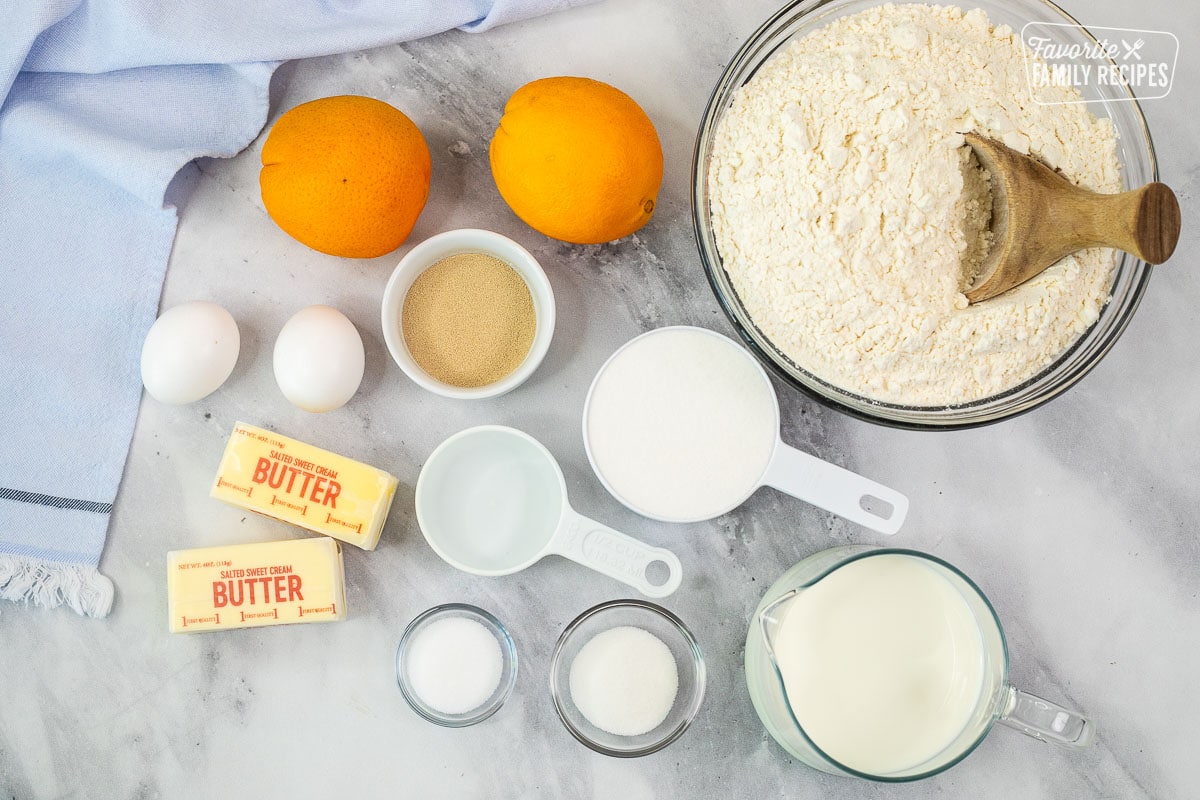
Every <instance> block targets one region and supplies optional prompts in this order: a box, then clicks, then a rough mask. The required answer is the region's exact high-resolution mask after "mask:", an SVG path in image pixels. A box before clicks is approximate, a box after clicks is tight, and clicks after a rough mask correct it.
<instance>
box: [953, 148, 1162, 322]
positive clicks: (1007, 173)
mask: <svg viewBox="0 0 1200 800" xmlns="http://www.w3.org/2000/svg"><path fill="white" fill-rule="evenodd" d="M965 138H966V140H967V144H968V145H970V147H971V149H972V150H974V151H975V155H976V156H977V157H978V158H979V163H980V164H981V165H982V166H983V168H984V169H985V170H987V171H988V173H989V174H990V175H991V179H992V224H991V231H992V245H991V248H990V249H989V250H988V252H987V255H986V256H985V257H984V259H983V263H982V265H981V266H980V269H979V275H978V277H976V279H975V282H974V284H972V286H971V288H970V289H968V290H967V292H966V295H967V300H968V301H970V302H972V303H978V302H980V301H981V300H987V299H988V298H989V297H995V296H996V295H998V294H1000V293H1002V292H1006V291H1008V290H1009V289H1011V288H1013V287H1014V286H1017V285H1019V284H1022V283H1024V282H1025V281H1027V280H1029V279H1030V278H1032V277H1033V276H1034V275H1037V274H1038V273H1039V272H1041V271H1042V270H1044V269H1045V268H1046V267H1048V266H1050V265H1051V264H1053V263H1055V262H1056V261H1058V260H1059V259H1061V258H1063V257H1064V256H1067V255H1069V254H1071V253H1074V252H1075V251H1076V250H1083V249H1084V248H1088V247H1113V248H1116V249H1118V250H1124V251H1125V252H1127V253H1130V254H1132V255H1134V256H1137V257H1138V258H1140V259H1142V260H1143V261H1145V262H1147V263H1150V264H1161V263H1162V262H1164V261H1166V260H1167V259H1168V258H1170V257H1171V253H1172V252H1173V251H1174V250H1175V244H1176V243H1177V242H1178V241H1179V201H1178V200H1176V199H1175V193H1174V192H1172V191H1171V190H1170V189H1169V188H1168V187H1167V186H1166V185H1165V184H1162V183H1157V182H1155V183H1148V184H1146V185H1145V186H1143V187H1142V188H1140V189H1135V190H1133V191H1131V192H1121V193H1120V194H1097V193H1095V192H1089V191H1087V190H1086V189H1081V188H1079V187H1078V186H1076V185H1075V184H1073V183H1071V182H1070V181H1068V180H1067V179H1066V178H1064V177H1062V176H1061V175H1059V174H1058V173H1057V172H1055V171H1054V170H1052V169H1050V168H1049V167H1047V166H1045V165H1044V164H1042V163H1041V162H1039V161H1037V160H1036V159H1033V158H1030V157H1029V156H1026V155H1022V154H1021V153H1018V152H1017V151H1016V150H1013V149H1012V148H1010V147H1007V146H1005V145H1003V144H1001V143H1000V142H997V141H995V140H994V139H988V138H986V137H984V136H980V135H978V134H975V133H968V134H966V136H965Z"/></svg>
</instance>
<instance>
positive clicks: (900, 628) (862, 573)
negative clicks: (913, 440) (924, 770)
mask: <svg viewBox="0 0 1200 800" xmlns="http://www.w3.org/2000/svg"><path fill="white" fill-rule="evenodd" d="M774 652H775V660H776V663H777V665H778V668H779V672H780V676H781V678H782V681H783V686H784V690H785V692H786V694H787V699H788V703H789V705H790V706H791V707H792V711H793V713H794V714H795V718H796V721H797V722H798V723H799V724H800V726H801V727H802V728H803V729H804V732H805V733H806V734H807V735H808V737H809V738H810V739H811V741H812V742H813V743H814V744H816V745H817V747H819V748H821V749H822V750H823V751H824V752H825V753H826V754H827V755H828V756H829V757H831V758H833V759H834V760H836V761H838V762H841V763H842V764H843V765H845V766H847V767H850V768H852V769H855V770H858V771H860V772H866V773H870V774H873V775H888V774H890V773H896V772H899V771H902V770H907V769H910V768H912V767H915V766H916V765H919V764H922V763H924V762H926V761H928V760H929V759H931V758H933V757H934V756H936V755H937V754H938V753H940V752H942V751H943V750H944V749H945V748H946V747H948V746H949V745H950V744H951V743H952V742H953V741H954V740H955V739H956V737H958V735H959V734H960V733H961V732H962V731H963V730H964V728H966V726H967V725H968V724H969V722H970V720H971V718H972V715H973V713H974V712H975V710H976V708H977V707H978V705H979V703H980V702H981V693H982V691H983V683H984V662H985V654H984V646H983V640H982V637H981V634H980V631H979V627H978V624H977V622H976V619H975V616H974V615H973V614H972V612H971V608H970V607H969V606H968V605H967V603H966V601H965V600H964V599H963V597H962V595H961V594H960V593H959V592H958V590H957V589H956V588H955V586H954V585H953V584H951V583H950V581H948V580H947V579H946V578H945V577H943V576H942V575H941V574H939V573H938V572H936V571H935V570H934V569H933V568H932V567H930V566H928V565H927V564H926V563H924V562H923V561H922V560H921V559H918V558H914V557H911V556H907V555H904V554H899V553H890V554H883V555H878V556H873V557H869V558H862V559H859V560H856V561H853V562H851V563H848V564H846V565H845V566H844V567H841V568H839V569H837V570H835V571H834V572H832V573H831V574H830V575H828V576H827V577H825V578H824V579H823V580H821V581H819V582H818V583H816V584H815V585H813V586H811V587H809V588H807V589H805V590H803V591H801V592H800V593H799V594H798V595H797V596H796V597H795V598H794V599H793V600H791V601H790V602H789V603H788V607H787V609H786V611H785V612H784V614H783V615H782V619H781V620H780V626H779V629H778V632H777V635H776V637H775V641H774Z"/></svg>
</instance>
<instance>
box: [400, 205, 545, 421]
mask: <svg viewBox="0 0 1200 800" xmlns="http://www.w3.org/2000/svg"><path fill="white" fill-rule="evenodd" d="M460 253H486V254H487V255H491V256H495V257H496V258H498V259H500V260H501V261H503V262H504V263H505V264H508V265H509V266H510V267H512V268H513V269H514V270H516V272H517V274H518V275H520V276H521V278H522V279H523V280H524V281H525V285H526V286H528V287H529V293H530V295H531V296H532V297H533V312H534V315H535V317H536V327H535V328H534V333H533V343H532V344H531V345H530V347H529V353H528V354H526V356H525V360H524V361H522V362H521V365H520V366H519V367H517V368H516V369H515V370H513V371H512V372H510V373H509V374H508V375H505V376H504V377H503V378H501V379H500V380H498V381H496V382H495V383H489V384H488V385H486V386H479V387H475V388H471V389H464V388H463V387H461V386H453V385H451V384H449V383H445V382H443V381H439V380H438V379H437V378H434V377H433V376H432V375H430V374H429V373H428V372H426V371H425V370H423V369H421V367H420V366H419V365H418V364H417V362H416V361H415V360H414V359H413V357H412V353H410V352H409V350H408V344H407V343H406V342H405V341H404V333H403V330H402V328H401V317H402V314H403V311H404V297H405V295H407V294H408V290H409V289H410V288H411V287H412V285H413V282H414V281H416V279H417V276H419V275H420V274H421V273H422V272H424V271H425V270H426V269H428V268H429V267H432V266H433V265H434V264H436V263H437V262H439V261H441V260H442V259H445V258H449V257H450V256H454V255H458V254H460ZM553 336H554V291H553V290H552V289H551V288H550V281H549V279H548V278H546V273H545V272H544V271H543V270H542V267H541V265H540V264H538V262H537V259H535V258H534V257H533V256H532V255H530V253H529V251H528V250H526V249H525V248H524V247H521V245H519V244H517V243H516V242H514V241H513V240H512V239H509V238H508V237H507V236H501V235H500V234H498V233H493V232H492V231H485V230H480V229H478V228H461V229H459V230H453V231H446V232H445V233H439V234H437V235H436V236H432V237H430V238H428V239H426V240H425V241H423V242H421V243H420V244H419V245H417V246H416V247H414V248H413V249H412V250H410V251H409V252H408V254H407V255H406V256H404V258H402V259H400V263H399V264H397V265H396V269H395V270H394V271H393V272H392V277H391V278H389V279H388V282H387V287H386V288H384V290H383V340H384V341H385V342H386V343H387V348H388V352H390V353H391V354H392V360H394V361H395V362H396V363H397V364H399V365H400V369H402V370H404V374H406V375H408V377H410V378H412V380H413V382H414V383H416V384H417V385H418V386H421V387H423V388H425V389H428V390H429V391H431V392H434V393H435V394H440V395H442V396H443V397H451V398H455V399H458V400H478V399H482V398H485V397H496V396H498V395H502V394H504V393H505V392H509V391H512V390H513V389H515V388H516V387H518V386H520V385H521V384H522V383H523V382H524V381H525V379H526V378H528V377H529V376H530V375H532V374H533V372H534V370H536V369H537V368H538V365H539V364H541V363H542V358H544V357H545V355H546V351H547V350H549V349H550V339H551V338H553Z"/></svg>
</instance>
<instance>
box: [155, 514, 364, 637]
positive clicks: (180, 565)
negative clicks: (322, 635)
mask: <svg viewBox="0 0 1200 800" xmlns="http://www.w3.org/2000/svg"><path fill="white" fill-rule="evenodd" d="M167 608H168V614H169V616H170V626H169V627H170V630H171V633H200V632H202V631H217V630H230V629H234V628H253V627H259V626H262V625H289V624H292V623H297V622H336V621H338V620H342V619H345V618H346V590H345V573H344V571H343V568H342V548H341V545H339V544H338V543H337V542H335V541H333V540H332V539H326V538H324V537H318V538H309V539H294V540H291V541H282V542H264V543H261V544H235V545H226V546H223V547H203V548H199V549H196V550H173V551H171V552H170V553H167Z"/></svg>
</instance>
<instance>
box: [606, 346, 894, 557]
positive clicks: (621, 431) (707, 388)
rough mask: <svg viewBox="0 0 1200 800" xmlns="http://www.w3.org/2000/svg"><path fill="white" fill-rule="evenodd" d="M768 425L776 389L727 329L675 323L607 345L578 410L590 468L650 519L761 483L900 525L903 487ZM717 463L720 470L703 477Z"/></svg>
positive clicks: (676, 514)
mask: <svg viewBox="0 0 1200 800" xmlns="http://www.w3.org/2000/svg"><path fill="white" fill-rule="evenodd" d="M731 421H732V422H731ZM731 430H735V431H736V434H732V433H730V431H731ZM779 430H780V415H779V398H778V397H777V396H776V394H775V389H774V387H772V385H771V381H770V379H769V378H768V377H767V373H766V371H765V370H764V369H763V368H762V366H761V365H760V364H759V363H758V362H757V361H755V360H754V357H753V356H751V355H750V354H749V353H748V352H746V350H744V349H743V348H741V347H740V346H738V344H737V343H736V342H734V341H733V340H732V339H730V338H729V337H727V336H722V335H721V334H719V333H717V332H715V331H710V330H708V329H706V328H696V327H691V326H686V325H679V326H671V327H666V328H658V329H656V330H652V331H649V332H647V333H643V334H642V335H640V336H637V337H635V338H633V339H631V340H630V341H628V342H626V343H625V344H624V345H622V346H621V347H620V348H618V349H617V351H616V352H615V353H613V354H612V356H611V357H610V358H609V359H608V360H607V361H606V362H605V363H604V365H603V366H602V367H601V368H600V370H599V372H597V374H596V377H595V379H594V380H593V381H592V386H591V389H590V390H589V391H588V397H587V401H586V403H585V404H584V411H583V439H584V444H585V446H586V448H587V455H588V461H589V462H590V463H591V465H592V469H593V471H594V472H595V473H596V476H597V477H598V478H599V479H600V482H601V483H602V484H604V487H605V488H606V489H608V490H609V492H610V493H611V494H612V495H613V496H614V497H616V498H617V499H618V500H620V501H621V502H622V503H624V504H625V505H626V506H628V507H629V508H631V509H632V510H634V511H636V512H638V513H639V514H641V515H643V516H646V517H650V518H651V519H657V520H661V521H664V522H700V521H703V520H707V519H712V518H714V517H718V516H720V515H722V514H725V513H728V512H729V511H732V510H733V509H734V508H736V507H737V506H739V505H741V504H742V503H744V502H745V501H746V500H747V499H749V497H750V495H752V494H754V492H755V491H757V490H758V489H759V488H760V487H762V486H771V487H774V488H775V489H778V490H780V491H782V492H785V493H786V494H790V495H792V496H793V497H798V498H800V499H801V500H805V501H807V502H809V503H811V504H813V505H815V506H817V507H819V508H823V509H825V510H826V511H831V512H833V513H834V514H838V515H839V516H842V517H845V518H846V519H848V520H850V521H852V522H856V523H858V524H859V525H863V526H864V527H867V528H870V529H872V530H875V531H878V532H880V533H885V534H893V533H896V531H898V530H899V529H900V526H901V525H902V524H903V523H904V518H905V516H906V515H907V513H908V498H907V497H905V496H904V495H903V494H901V493H900V492H898V491H896V490H895V489H890V488H888V487H887V486H884V485H883V484H880V483H877V482H875V481H873V480H871V479H869V478H864V477H863V476H861V475H858V474H856V473H854V472H851V471H850V470H847V469H843V468H842V467H839V466H837V465H835V464H831V463H829V462H827V461H823V460H821V459H819V458H817V457H815V456H812V455H809V454H808V453H805V452H802V451H800V450H797V449H796V448H794V447H789V446H788V445H786V444H784V442H783V440H782V439H781V438H780V436H779ZM718 472H720V473H721V474H722V475H723V476H724V477H723V479H722V480H721V481H713V482H710V484H709V485H706V484H705V481H706V480H708V479H710V478H712V476H713V475H715V474H717V473H718ZM687 484H690V485H691V486H692V489H690V490H689V489H687V488H686V485H687Z"/></svg>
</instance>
